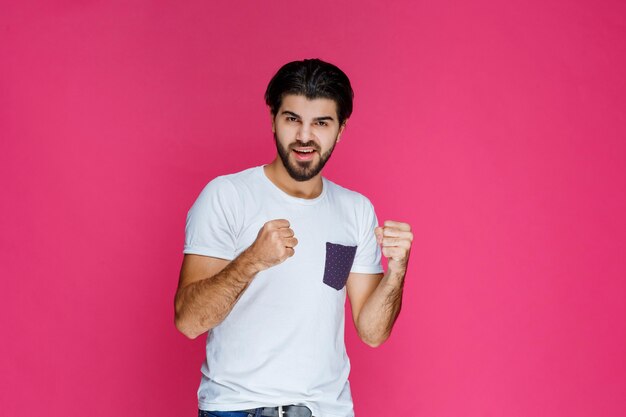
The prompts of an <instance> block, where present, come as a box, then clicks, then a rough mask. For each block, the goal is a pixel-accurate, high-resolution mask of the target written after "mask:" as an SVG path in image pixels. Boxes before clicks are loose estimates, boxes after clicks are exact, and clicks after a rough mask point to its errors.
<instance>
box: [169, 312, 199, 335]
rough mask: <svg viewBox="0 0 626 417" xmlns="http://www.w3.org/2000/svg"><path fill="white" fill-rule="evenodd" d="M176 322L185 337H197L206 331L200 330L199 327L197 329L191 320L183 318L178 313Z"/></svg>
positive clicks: (177, 327)
mask: <svg viewBox="0 0 626 417" xmlns="http://www.w3.org/2000/svg"><path fill="white" fill-rule="evenodd" d="M174 324H175V325H176V329H177V330H178V331H179V332H181V333H182V334H183V335H184V336H185V337H187V338H188V339H191V340H193V339H195V338H197V337H198V336H200V335H201V334H202V333H204V332H202V331H198V330H197V329H195V328H194V326H192V325H191V324H190V323H189V321H187V320H183V319H182V318H181V317H180V315H178V314H176V317H175V319H174Z"/></svg>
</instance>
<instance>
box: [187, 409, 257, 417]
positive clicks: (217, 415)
mask: <svg viewBox="0 0 626 417" xmlns="http://www.w3.org/2000/svg"><path fill="white" fill-rule="evenodd" d="M260 415H261V410H260V409H257V410H256V412H255V413H254V414H252V413H243V412H241V411H204V410H198V417H259V416H260Z"/></svg>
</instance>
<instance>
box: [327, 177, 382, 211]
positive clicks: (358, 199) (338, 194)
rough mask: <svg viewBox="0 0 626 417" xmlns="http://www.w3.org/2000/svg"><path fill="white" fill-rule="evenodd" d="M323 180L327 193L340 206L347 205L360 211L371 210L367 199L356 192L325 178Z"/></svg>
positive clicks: (370, 204)
mask: <svg viewBox="0 0 626 417" xmlns="http://www.w3.org/2000/svg"><path fill="white" fill-rule="evenodd" d="M324 180H325V181H326V184H327V185H328V193H329V194H330V195H331V196H332V198H334V199H336V200H338V201H339V202H341V203H342V204H349V205H351V206H353V207H358V208H361V209H370V208H372V209H373V207H374V206H373V205H372V202H371V201H370V200H369V198H367V197H366V196H364V195H363V194H361V193H359V192H358V191H354V190H351V189H349V188H346V187H343V186H341V185H339V184H336V183H334V182H332V181H330V180H329V179H327V178H324Z"/></svg>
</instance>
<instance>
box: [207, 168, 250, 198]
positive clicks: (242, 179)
mask: <svg viewBox="0 0 626 417" xmlns="http://www.w3.org/2000/svg"><path fill="white" fill-rule="evenodd" d="M258 169H259V167H253V168H248V169H245V170H243V171H239V172H235V173H233V174H225V175H220V176H218V177H215V178H213V179H212V180H211V181H209V182H208V184H206V185H205V186H204V189H203V192H210V193H217V194H223V193H227V194H228V193H237V190H238V189H240V188H241V187H242V186H243V185H246V184H250V183H251V182H254V181H255V178H256V177H258Z"/></svg>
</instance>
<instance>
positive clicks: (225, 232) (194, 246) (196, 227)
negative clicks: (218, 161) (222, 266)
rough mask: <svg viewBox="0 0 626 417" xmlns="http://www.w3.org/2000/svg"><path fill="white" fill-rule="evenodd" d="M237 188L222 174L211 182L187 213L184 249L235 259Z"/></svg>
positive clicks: (187, 251) (193, 252) (189, 251)
mask: <svg viewBox="0 0 626 417" xmlns="http://www.w3.org/2000/svg"><path fill="white" fill-rule="evenodd" d="M237 199H238V195H237V190H236V188H235V186H234V185H233V184H232V183H231V182H230V181H228V180H227V179H225V178H223V177H218V178H216V179H214V180H213V181H211V182H209V183H208V184H207V185H206V186H205V187H204V189H203V190H202V192H201V193H200V195H199V196H198V198H197V199H196V201H195V202H194V203H193V206H192V207H191V209H189V212H188V213H187V222H186V224H185V248H184V250H183V253H185V254H194V255H204V256H211V257H214V258H221V259H227V260H233V259H234V258H235V253H236V248H237V230H238V227H237V219H238V215H237V210H238V204H237Z"/></svg>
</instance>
